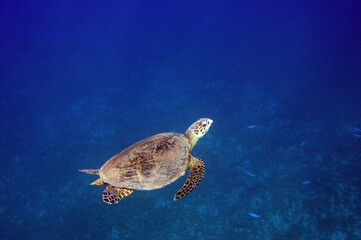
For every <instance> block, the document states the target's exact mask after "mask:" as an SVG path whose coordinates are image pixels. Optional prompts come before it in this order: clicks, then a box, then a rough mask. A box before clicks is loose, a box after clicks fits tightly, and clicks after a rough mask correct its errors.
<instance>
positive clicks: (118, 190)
mask: <svg viewBox="0 0 361 240" xmlns="http://www.w3.org/2000/svg"><path fill="white" fill-rule="evenodd" d="M212 122H213V121H212V120H211V119H209V118H201V119H199V120H198V121H196V122H195V123H193V124H192V125H191V126H190V127H189V128H188V129H187V131H186V132H185V133H184V134H180V133H161V134H157V135H154V136H152V137H149V138H146V139H144V140H141V141H139V142H137V143H135V144H133V145H132V146H130V147H128V148H126V149H124V150H123V151H121V152H120V153H118V154H117V155H115V156H114V157H112V158H111V159H109V160H108V161H107V162H106V163H105V164H104V165H103V166H102V167H101V168H100V169H83V170H79V171H81V172H85V173H91V174H99V177H100V178H99V179H98V180H96V181H94V182H92V183H91V185H108V186H107V188H106V189H105V190H104V191H103V201H104V202H106V203H109V204H113V203H118V202H119V200H121V199H122V198H124V197H126V196H128V195H129V194H131V193H132V192H133V191H134V190H153V189H157V188H162V187H165V186H167V185H168V184H171V183H172V182H174V181H175V180H177V179H178V178H180V177H181V176H183V175H184V174H185V171H186V170H187V169H188V168H190V172H189V176H188V178H187V181H186V182H185V184H184V185H183V187H182V188H181V189H180V190H179V191H178V192H177V194H176V195H175V196H174V200H178V199H180V198H182V197H184V196H186V195H187V194H188V193H190V192H191V191H193V190H194V189H196V187H197V186H198V184H199V183H200V181H201V180H202V178H203V176H204V170H205V165H204V162H203V161H202V160H201V159H199V158H196V157H193V156H192V155H191V152H192V148H193V147H194V145H195V144H196V143H197V141H198V139H200V138H201V137H203V135H204V134H205V133H206V132H207V131H208V129H209V127H210V126H211V124H212Z"/></svg>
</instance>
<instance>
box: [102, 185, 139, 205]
mask: <svg viewBox="0 0 361 240" xmlns="http://www.w3.org/2000/svg"><path fill="white" fill-rule="evenodd" d="M132 192H134V190H133V189H128V188H120V187H113V186H111V185H109V186H108V187H107V188H106V189H105V190H104V191H103V201H104V202H106V203H109V204H113V203H118V202H119V201H120V200H121V199H122V198H125V197H126V196H128V195H129V194H131V193H132Z"/></svg>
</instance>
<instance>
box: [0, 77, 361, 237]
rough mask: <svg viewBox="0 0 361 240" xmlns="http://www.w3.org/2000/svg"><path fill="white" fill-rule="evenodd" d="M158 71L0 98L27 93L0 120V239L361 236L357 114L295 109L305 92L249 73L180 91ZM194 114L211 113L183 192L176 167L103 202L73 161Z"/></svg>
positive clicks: (89, 162)
mask: <svg viewBox="0 0 361 240" xmlns="http://www.w3.org/2000/svg"><path fill="white" fill-rule="evenodd" d="M159 78H161V77H159ZM157 81H158V80H154V81H153V82H149V85H148V86H146V87H144V86H142V87H141V88H139V91H135V90H134V89H133V90H132V91H130V93H129V91H128V89H127V88H126V87H124V88H119V89H112V88H109V89H108V90H107V92H105V93H103V94H102V95H94V96H89V97H73V98H72V99H70V100H67V101H64V102H62V101H54V104H51V103H49V102H46V101H44V98H45V97H44V96H35V95H30V94H26V93H21V94H20V95H18V96H14V97H13V99H12V100H11V101H10V100H9V101H7V102H6V101H5V102H3V109H5V110H6V111H10V109H17V108H19V106H23V104H26V103H29V102H31V103H32V104H31V105H30V106H28V108H27V110H25V111H21V112H20V111H19V112H13V113H12V115H9V116H8V118H6V119H3V120H2V121H3V123H4V124H3V126H1V129H2V132H3V134H2V136H0V143H1V146H2V147H1V148H0V154H1V156H2V157H1V158H2V159H3V160H4V162H3V164H4V165H5V167H2V170H1V171H2V174H1V175H0V191H1V193H2V194H1V195H0V213H1V214H0V223H1V224H0V229H1V239H4V240H7V239H9V240H10V239H138V240H140V239H147V240H148V239H149V240H151V239H153V240H159V239H164V240H181V239H199V240H201V239H215V240H218V239H252V240H257V239H262V240H263V239H265V240H266V239H267V240H268V239H270V240H273V239H274V240H275V239H294V240H296V239H332V240H346V239H360V238H361V215H360V212H361V209H360V200H361V195H360V192H361V191H360V182H361V181H360V169H361V168H360V167H361V161H360V159H361V148H360V144H361V139H360V138H359V137H357V128H360V127H361V121H360V120H358V121H357V120H355V119H353V120H351V121H347V120H346V119H342V118H338V119H337V118H333V116H330V115H327V114H324V112H322V111H320V112H319V113H320V114H319V115H317V114H316V112H317V111H316V110H317V109H316V110H315V111H307V107H305V108H302V106H312V104H311V103H310V102H305V103H303V104H301V106H300V108H293V107H292V108H287V107H286V106H288V104H289V103H290V101H292V92H285V93H284V94H283V95H282V98H281V97H276V94H274V93H273V92H272V91H271V90H272V89H271V90H270V89H267V87H264V88H260V87H259V86H258V87H257V86H253V85H252V84H248V85H244V86H243V87H242V88H238V89H237V91H236V90H235V88H233V87H237V86H233V87H229V86H227V85H223V84H220V83H217V84H216V83H212V84H207V83H205V82H198V83H197V81H194V83H193V86H192V87H189V88H186V89H189V90H186V91H183V92H182V94H179V93H178V92H177V89H178V90H179V86H177V85H176V84H173V85H170V86H166V85H164V84H163V85H162V84H161V83H159V82H157ZM179 84H180V85H181V84H182V83H179ZM159 86H162V88H159ZM133 87H134V86H133ZM183 90H184V88H183ZM140 96H141V97H140ZM9 98H10V99H11V97H9ZM49 105H50V106H51V107H49ZM290 106H294V103H293V105H290ZM20 109H22V108H20ZM200 117H209V118H212V119H213V120H214V123H213V125H212V127H211V129H210V130H209V132H208V133H207V134H206V136H205V137H204V138H203V139H201V140H200V141H199V142H198V144H197V145H196V147H195V148H194V151H193V155H195V156H197V157H200V158H202V159H204V161H205V163H206V175H205V178H204V180H203V181H202V182H201V184H200V185H199V187H198V188H197V189H196V190H195V191H194V192H192V193H191V194H190V195H188V196H187V197H185V198H184V199H181V200H179V201H173V196H174V194H175V193H176V192H177V190H178V189H179V188H180V187H181V186H182V184H183V183H184V181H185V179H186V178H185V177H183V178H181V179H180V180H178V181H177V182H176V183H174V184H172V185H170V186H167V187H165V188H163V189H159V190H154V191H136V192H134V193H133V194H132V195H130V196H129V197H127V198H125V199H123V200H121V202H119V204H116V205H108V204H105V203H103V202H102V200H101V192H102V191H103V189H104V187H102V186H89V183H90V182H92V181H93V180H95V179H96V177H95V176H92V175H87V174H83V173H80V172H78V169H82V168H98V167H100V166H101V165H102V164H103V163H104V162H105V161H106V160H107V159H108V158H110V157H111V156H113V155H115V154H116V153H118V152H119V151H120V150H122V149H123V148H125V147H127V146H129V145H130V144H132V143H134V142H136V141H138V140H140V139H143V138H145V137H148V136H151V135H153V134H156V133H159V132H167V131H174V132H184V131H185V130H186V129H187V127H188V126H189V125H190V124H192V123H193V122H194V121H195V120H197V119H198V118H200ZM251 125H256V126H251ZM249 126H250V127H249ZM353 134H356V135H353ZM253 214H255V215H253ZM251 215H253V216H251ZM257 216H258V217H257Z"/></svg>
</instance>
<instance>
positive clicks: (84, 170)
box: [79, 169, 99, 174]
mask: <svg viewBox="0 0 361 240" xmlns="http://www.w3.org/2000/svg"><path fill="white" fill-rule="evenodd" d="M79 171H80V172H85V173H89V174H99V169H81V170H79Z"/></svg>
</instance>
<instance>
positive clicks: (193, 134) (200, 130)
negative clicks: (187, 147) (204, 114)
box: [184, 118, 213, 146]
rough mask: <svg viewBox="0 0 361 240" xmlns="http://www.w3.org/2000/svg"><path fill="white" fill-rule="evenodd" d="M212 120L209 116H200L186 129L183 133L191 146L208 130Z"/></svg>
mask: <svg viewBox="0 0 361 240" xmlns="http://www.w3.org/2000/svg"><path fill="white" fill-rule="evenodd" d="M212 122H213V120H212V119H209V118H201V119H199V120H198V121H196V122H195V123H193V124H192V125H191V126H190V127H189V128H188V129H187V131H186V132H185V133H184V134H185V135H186V136H187V137H188V138H189V139H190V140H191V144H192V146H194V145H195V144H196V143H197V141H198V139H200V138H201V137H203V136H204V134H206V133H207V132H208V129H209V128H210V126H211V125H212Z"/></svg>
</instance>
